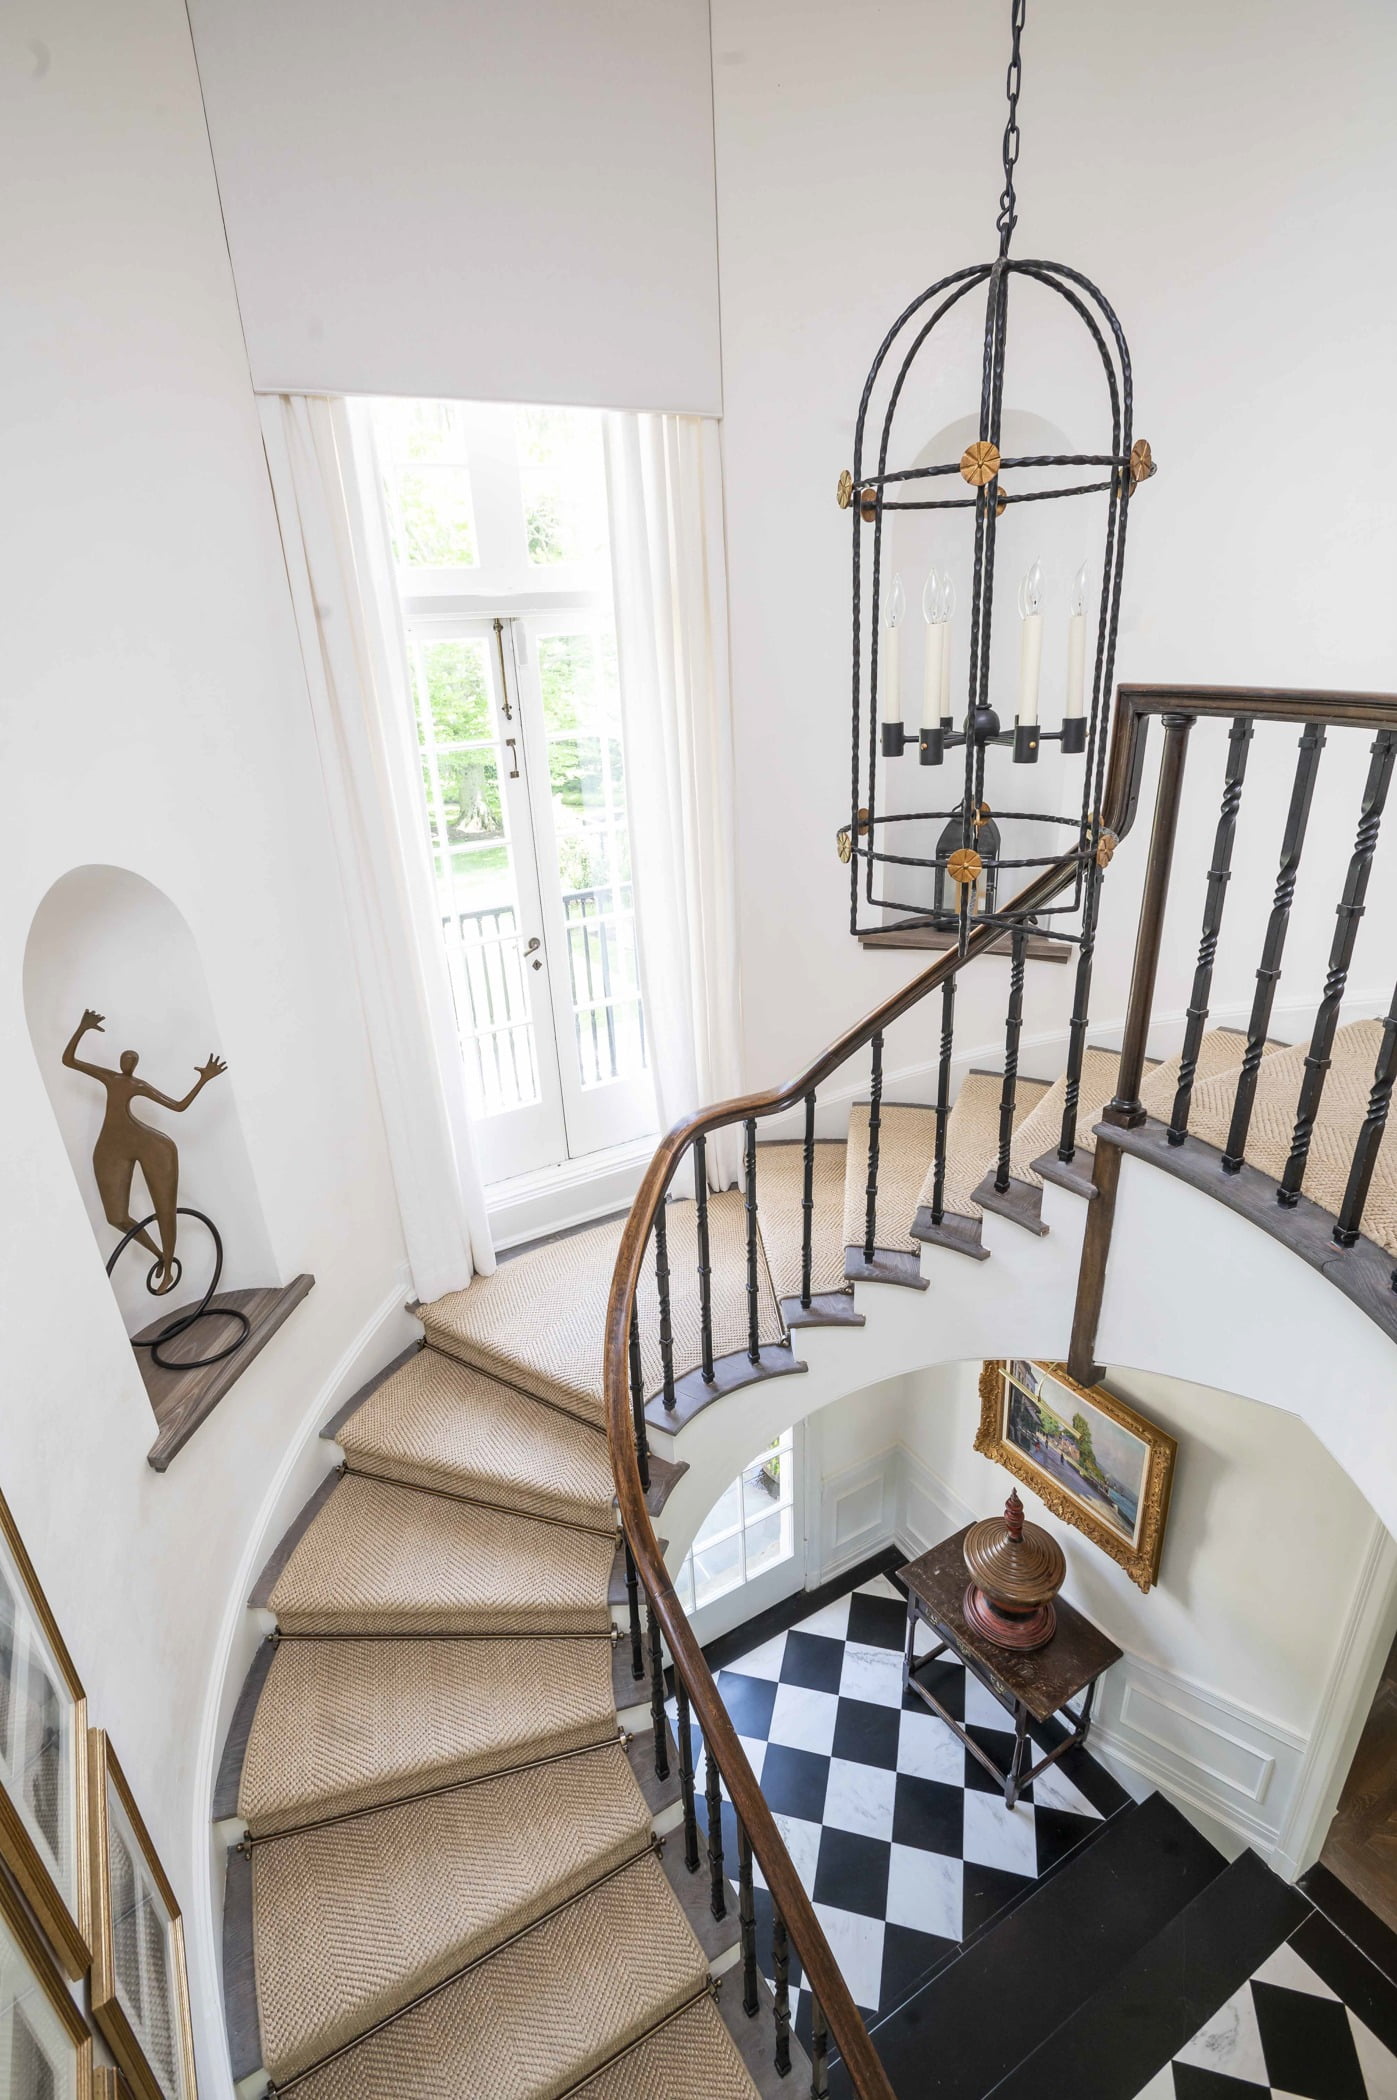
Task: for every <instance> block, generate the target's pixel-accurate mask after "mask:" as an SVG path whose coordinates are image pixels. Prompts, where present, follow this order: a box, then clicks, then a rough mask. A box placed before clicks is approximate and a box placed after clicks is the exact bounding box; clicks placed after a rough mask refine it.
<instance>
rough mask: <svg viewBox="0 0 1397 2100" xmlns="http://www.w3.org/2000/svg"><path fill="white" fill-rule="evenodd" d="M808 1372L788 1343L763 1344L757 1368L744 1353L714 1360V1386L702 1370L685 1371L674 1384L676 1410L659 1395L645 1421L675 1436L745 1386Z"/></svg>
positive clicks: (647, 1405) (650, 1403) (648, 1408)
mask: <svg viewBox="0 0 1397 2100" xmlns="http://www.w3.org/2000/svg"><path fill="white" fill-rule="evenodd" d="M805 1369H806V1366H805V1365H804V1364H803V1363H802V1362H801V1360H800V1358H799V1357H798V1356H797V1355H796V1354H795V1352H794V1351H793V1350H792V1349H791V1348H790V1346H789V1344H788V1343H786V1342H763V1343H762V1345H761V1351H760V1358H759V1361H758V1362H757V1363H755V1364H754V1363H753V1362H752V1359H751V1357H750V1356H749V1355H748V1354H747V1351H746V1350H745V1349H735V1350H734V1351H733V1352H732V1354H731V1355H729V1356H719V1357H715V1358H714V1361H713V1374H714V1375H713V1383H712V1385H709V1384H708V1383H707V1382H706V1380H705V1378H704V1375H703V1372H702V1369H701V1368H698V1367H695V1369H694V1370H692V1371H685V1373H684V1374H683V1376H682V1377H680V1378H676V1379H675V1381H674V1406H673V1407H672V1408H669V1407H666V1406H665V1403H664V1396H663V1394H660V1393H657V1394H655V1396H654V1398H653V1399H651V1400H647V1401H646V1403H645V1419H646V1421H647V1422H648V1423H649V1425H650V1427H651V1428H652V1429H658V1430H661V1431H663V1432H664V1433H665V1434H666V1435H668V1436H673V1435H675V1434H676V1432H677V1431H679V1430H681V1429H682V1428H683V1427H684V1426H685V1424H686V1423H687V1422H692V1421H693V1419H694V1416H695V1415H699V1414H702V1413H703V1410H704V1409H705V1407H710V1406H711V1405H712V1404H713V1402H714V1401H715V1400H721V1399H722V1398H723V1397H724V1395H725V1394H727V1393H736V1392H740V1391H741V1389H742V1387H743V1386H745V1385H757V1384H759V1383H760V1381H761V1380H762V1379H764V1378H786V1377H789V1376H790V1375H791V1374H792V1373H795V1372H802V1371H804V1370H805Z"/></svg>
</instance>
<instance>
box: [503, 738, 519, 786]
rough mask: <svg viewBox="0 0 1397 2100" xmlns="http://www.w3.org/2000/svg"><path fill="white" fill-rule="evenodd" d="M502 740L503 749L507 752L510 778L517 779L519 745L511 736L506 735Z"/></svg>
mask: <svg viewBox="0 0 1397 2100" xmlns="http://www.w3.org/2000/svg"><path fill="white" fill-rule="evenodd" d="M504 741H505V749H506V750H507V751H508V753H509V777H510V779H511V780H517V779H518V778H519V747H518V745H517V744H516V743H515V740H514V738H513V737H512V736H507V737H506V738H505V740H504Z"/></svg>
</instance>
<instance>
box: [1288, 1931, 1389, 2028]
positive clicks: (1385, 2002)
mask: <svg viewBox="0 0 1397 2100" xmlns="http://www.w3.org/2000/svg"><path fill="white" fill-rule="evenodd" d="M1290 1944H1291V1946H1292V1947H1293V1948H1294V1949H1295V1951H1296V1953H1297V1954H1298V1955H1299V1956H1300V1959H1301V1960H1302V1961H1304V1962H1308V1964H1309V1966H1310V1967H1311V1968H1312V1969H1313V1970H1314V1972H1315V1974H1316V1976H1319V1977H1321V1978H1322V1979H1323V1981H1324V1982H1325V1983H1327V1984H1328V1986H1329V1988H1330V1990H1331V1991H1337V1993H1338V1995H1339V1996H1340V1997H1341V1998H1342V1999H1343V2001H1344V2003H1345V2005H1347V2006H1348V2007H1349V2008H1350V2010H1351V2011H1353V2012H1355V2013H1357V2015H1358V2017H1359V2019H1360V2020H1361V2021H1362V2022H1363V2025H1364V2026H1365V2027H1368V2028H1371V2029H1372V2031H1373V2033H1374V2034H1375V2035H1376V2036H1377V2038H1378V2040H1379V2041H1380V2042H1381V2043H1382V2045H1383V2047H1384V2048H1385V2049H1390V2050H1391V2051H1392V2053H1393V2055H1394V2056H1397V1984H1393V1983H1392V1982H1391V1981H1390V1980H1389V1978H1388V1977H1386V1976H1384V1974H1383V1972H1382V1970H1381V1969H1379V1968H1377V1967H1375V1965H1374V1964H1373V1963H1372V1962H1370V1961H1369V1959H1368V1957H1367V1955H1366V1954H1360V1952H1359V1950H1358V1948H1357V1947H1356V1946H1355V1945H1354V1943H1353V1941H1352V1940H1351V1939H1347V1938H1346V1937H1345V1935H1344V1934H1343V1933H1342V1932H1340V1930H1339V1928H1338V1926H1337V1925H1333V1924H1331V1923H1330V1921H1329V1919H1328V1918H1326V1917H1325V1916H1324V1915H1323V1913H1322V1912H1320V1911H1317V1910H1312V1911H1311V1912H1310V1915H1309V1917H1308V1918H1306V1920H1305V1922H1304V1923H1303V1925H1301V1926H1300V1927H1299V1928H1298V1929H1297V1930H1296V1931H1295V1932H1293V1933H1292V1934H1291V1935H1290Z"/></svg>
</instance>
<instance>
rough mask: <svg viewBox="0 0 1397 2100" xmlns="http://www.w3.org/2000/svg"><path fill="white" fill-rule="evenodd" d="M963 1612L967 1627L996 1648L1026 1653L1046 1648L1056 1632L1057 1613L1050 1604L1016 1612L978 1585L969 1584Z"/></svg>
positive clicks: (1037, 1605) (962, 1607)
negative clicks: (998, 1601)
mask: <svg viewBox="0 0 1397 2100" xmlns="http://www.w3.org/2000/svg"><path fill="white" fill-rule="evenodd" d="M961 1611H962V1613H963V1614H964V1617H965V1623H966V1625H967V1626H970V1627H973V1628H974V1630H975V1632H976V1633H978V1634H979V1635H980V1636H981V1638H982V1639H984V1640H987V1641H993V1642H994V1644H995V1646H996V1647H997V1648H1012V1649H1014V1650H1015V1651H1016V1652H1017V1653H1019V1654H1021V1655H1022V1654H1027V1653H1028V1652H1030V1651H1031V1650H1032V1649H1034V1648H1045V1647H1046V1646H1047V1644H1048V1642H1049V1641H1050V1640H1051V1639H1052V1637H1053V1635H1054V1634H1055V1633H1056V1632H1057V1613H1056V1612H1055V1611H1054V1610H1053V1607H1052V1605H1051V1603H1048V1604H1036V1605H1035V1606H1034V1607H1033V1609H1032V1610H1031V1611H1027V1612H1024V1611H1014V1610H1011V1609H1009V1608H1007V1607H1006V1606H1004V1605H1002V1604H996V1603H995V1601H994V1599H993V1597H987V1596H986V1594H985V1592H984V1591H983V1590H982V1589H981V1588H980V1586H979V1584H978V1583H975V1582H971V1583H967V1585H966V1590H965V1597H964V1599H963V1601H962V1603H961Z"/></svg>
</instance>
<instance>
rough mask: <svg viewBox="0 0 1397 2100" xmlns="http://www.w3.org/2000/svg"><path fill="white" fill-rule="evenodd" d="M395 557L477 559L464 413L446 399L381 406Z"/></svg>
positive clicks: (412, 561)
mask: <svg viewBox="0 0 1397 2100" xmlns="http://www.w3.org/2000/svg"><path fill="white" fill-rule="evenodd" d="M378 420H379V431H380V434H381V437H382V440H383V445H384V451H385V454H386V457H387V469H386V480H387V484H388V511H389V518H390V521H391V524H392V529H393V551H394V554H395V556H396V558H397V560H398V561H399V562H400V563H402V564H405V565H407V566H408V567H411V568H431V569H451V568H471V567H474V565H475V563H476V561H477V560H478V555H477V552H476V539H475V517H474V512H473V508H472V503H471V482H470V468H469V464H468V462H467V458H466V443H465V432H464V427H463V424H462V420H461V414H460V410H459V409H458V408H457V407H456V406H455V404H454V403H452V402H449V401H390V402H385V403H383V404H382V405H381V406H380V408H379V411H378Z"/></svg>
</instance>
